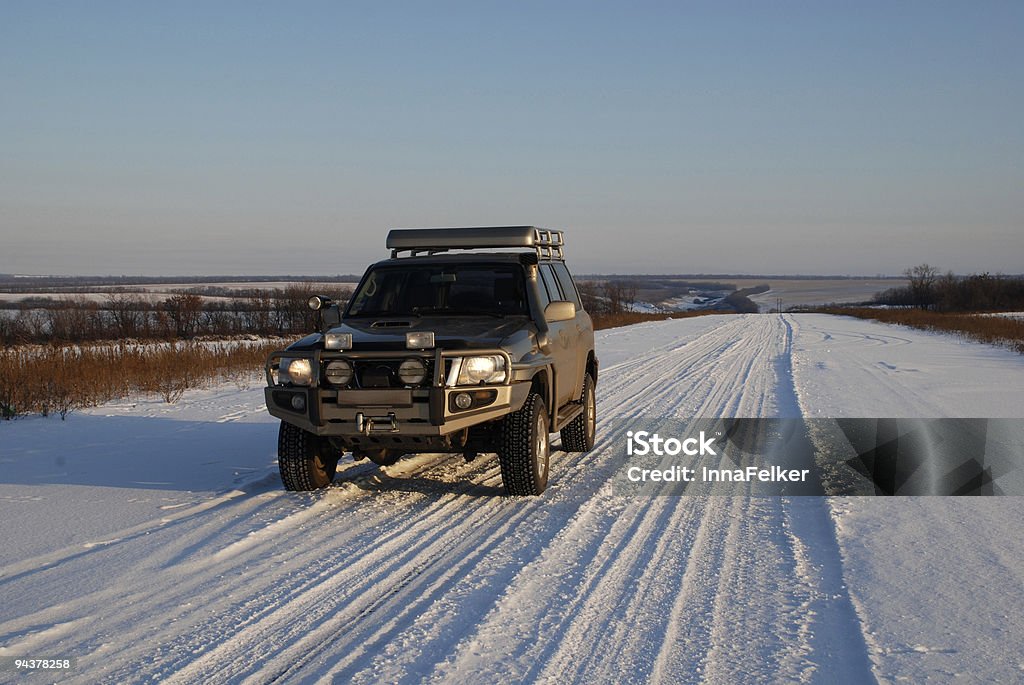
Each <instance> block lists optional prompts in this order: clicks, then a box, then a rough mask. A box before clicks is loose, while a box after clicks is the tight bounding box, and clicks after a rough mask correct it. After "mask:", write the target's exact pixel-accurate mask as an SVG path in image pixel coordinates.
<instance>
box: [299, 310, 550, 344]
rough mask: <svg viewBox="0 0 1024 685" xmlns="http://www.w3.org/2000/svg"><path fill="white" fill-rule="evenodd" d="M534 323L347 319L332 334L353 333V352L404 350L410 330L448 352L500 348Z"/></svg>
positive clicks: (315, 339)
mask: <svg viewBox="0 0 1024 685" xmlns="http://www.w3.org/2000/svg"><path fill="white" fill-rule="evenodd" d="M525 327H530V328H531V329H532V327H533V324H532V322H530V320H529V319H528V318H527V317H510V318H502V319H498V318H494V317H479V316H449V317H434V316H424V317H412V318H382V319H373V318H366V319H355V318H353V319H348V320H347V321H344V322H343V323H342V324H341V325H340V326H335V327H334V328H332V329H331V330H330V332H331V333H351V334H352V349H353V350H355V351H357V352H359V351H364V352H365V351H369V350H380V351H386V350H405V349H406V347H405V334H406V333H408V332H410V331H424V332H425V331H433V332H434V345H435V347H441V348H448V349H460V348H462V349H483V348H493V347H500V346H501V343H502V341H503V340H505V339H506V338H508V337H509V336H510V335H512V334H513V333H516V332H517V331H521V330H522V329H523V328H525ZM322 338H323V336H322V335H320V334H319V333H317V334H314V335H308V336H306V337H305V338H303V339H302V340H299V341H298V342H296V343H294V344H293V345H291V346H290V347H289V349H304V350H305V349H313V348H316V347H318V346H319V345H320V343H321V340H322Z"/></svg>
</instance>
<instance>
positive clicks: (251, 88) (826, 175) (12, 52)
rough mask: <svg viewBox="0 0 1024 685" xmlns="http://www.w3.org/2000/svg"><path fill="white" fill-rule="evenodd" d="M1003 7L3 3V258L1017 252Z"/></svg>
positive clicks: (1013, 76) (1017, 131)
mask: <svg viewBox="0 0 1024 685" xmlns="http://www.w3.org/2000/svg"><path fill="white" fill-rule="evenodd" d="M1021 35H1024V4H1022V3H1019V2H1008V3H999V2H981V3H967V2H962V3H940V2H920V3H917V2H906V3H893V2H886V3H870V2H849V3H811V2H806V3H708V4H697V3H638V4H627V3H600V2H587V3H570V2H558V3H556V2H548V3H498V2H473V3H389V2H382V3H351V4H349V3H341V2H326V3H312V2H309V3H264V4H261V3H250V2H246V3H230V2H216V3H194V4H191V3H157V2H123V3H102V2H90V3H77V2H66V3H49V2H6V1H4V2H0V98H2V101H0V102H2V106H0V272H16V273H82V274H108V273H110V274H212V273H216V274H240V273H294V274H300V273H323V274H330V273H351V272H360V271H361V270H362V268H363V267H364V266H365V264H366V262H367V261H368V260H371V259H376V258H380V257H382V256H384V255H385V251H384V249H383V242H384V235H385V231H386V229H387V228H389V227H393V226H442V225H486V224H537V225H543V226H550V227H555V228H563V229H565V230H566V231H567V239H568V250H567V253H568V257H569V259H570V264H571V265H572V266H573V267H574V269H576V270H577V271H603V272H610V271H618V272H744V273H784V272H785V273H849V274H869V275H873V274H876V273H899V272H900V271H902V270H903V269H904V268H905V267H907V266H910V265H913V264H917V263H920V262H922V261H928V262H931V263H933V264H937V265H939V266H941V267H943V268H951V269H954V270H956V271H958V272H969V271H986V270H987V271H1002V272H1015V273H1016V272H1021V271H1024V264H1022V263H1021V258H1020V255H1022V254H1024V199H1022V198H1024V193H1022V192H1021V189H1022V188H1024V167H1022V160H1024V127H1022V126H1021V124H1020V122H1021V121H1024V106H1022V105H1024V41H1021V40H1020V36H1021Z"/></svg>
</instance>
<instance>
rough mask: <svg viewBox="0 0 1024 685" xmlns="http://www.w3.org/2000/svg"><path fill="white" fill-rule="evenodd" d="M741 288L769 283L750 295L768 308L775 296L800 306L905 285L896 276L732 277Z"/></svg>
mask: <svg viewBox="0 0 1024 685" xmlns="http://www.w3.org/2000/svg"><path fill="white" fill-rule="evenodd" d="M730 280H731V281H735V283H736V285H737V286H739V287H740V288H749V287H752V286H755V285H759V284H761V283H768V284H769V285H770V286H771V290H769V291H768V292H766V293H759V294H757V295H751V296H750V299H751V300H753V301H754V302H756V303H757V304H759V305H760V306H761V310H762V311H767V310H768V309H771V308H773V307H774V306H775V299H776V298H778V297H781V298H782V307H783V308H784V309H785V308H787V307H793V306H797V305H804V306H809V305H819V304H830V303H833V302H835V303H840V302H864V301H866V300H870V299H871V296H872V295H874V294H875V293H877V292H881V291H882V290H887V289H889V288H897V287H900V286H904V285H906V283H907V282H906V281H904V280H903V279H895V278H881V279H879V278H863V279H862V278H837V279H821V280H802V279H782V278H754V279H749V280H747V279H730Z"/></svg>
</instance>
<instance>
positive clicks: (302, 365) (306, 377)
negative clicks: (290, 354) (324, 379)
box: [288, 359, 313, 385]
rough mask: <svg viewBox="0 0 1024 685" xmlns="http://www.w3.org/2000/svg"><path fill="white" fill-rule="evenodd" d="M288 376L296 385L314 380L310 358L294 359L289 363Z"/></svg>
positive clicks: (306, 383) (307, 383)
mask: <svg viewBox="0 0 1024 685" xmlns="http://www.w3.org/2000/svg"><path fill="white" fill-rule="evenodd" d="M288 377H289V378H290V379H291V381H292V383H294V384H295V385H309V384H310V383H312V382H313V365H312V364H310V362H309V360H308V359H293V360H291V362H289V364H288Z"/></svg>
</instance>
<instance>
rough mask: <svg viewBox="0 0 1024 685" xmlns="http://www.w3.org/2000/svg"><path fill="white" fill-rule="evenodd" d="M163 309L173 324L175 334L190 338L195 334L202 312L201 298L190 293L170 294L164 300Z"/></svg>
mask: <svg viewBox="0 0 1024 685" xmlns="http://www.w3.org/2000/svg"><path fill="white" fill-rule="evenodd" d="M164 309H165V310H166V311H167V316H168V317H170V320H171V322H172V323H173V324H174V332H175V335H177V336H178V337H179V338H191V337H192V336H194V335H195V334H196V329H197V328H198V327H199V317H200V316H201V315H202V313H203V298H201V297H199V296H198V295H193V294H191V293H188V294H180V295H172V296H171V297H168V298H167V299H166V300H164Z"/></svg>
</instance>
